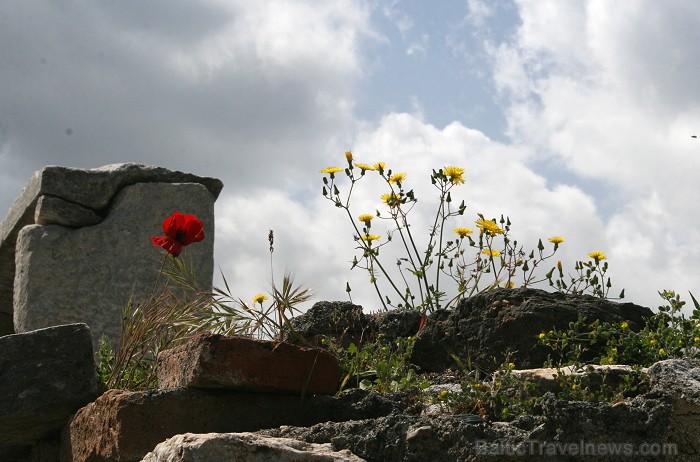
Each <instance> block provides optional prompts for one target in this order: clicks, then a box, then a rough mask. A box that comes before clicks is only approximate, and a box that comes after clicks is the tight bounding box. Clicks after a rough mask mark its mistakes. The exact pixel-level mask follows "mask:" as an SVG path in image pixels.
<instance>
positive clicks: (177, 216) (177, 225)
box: [151, 212, 204, 257]
mask: <svg viewBox="0 0 700 462" xmlns="http://www.w3.org/2000/svg"><path fill="white" fill-rule="evenodd" d="M163 232H164V233H165V236H154V237H152V238H151V242H153V243H154V244H155V245H158V246H161V247H163V248H164V249H165V250H167V251H168V253H169V254H171V255H172V256H173V257H177V256H178V255H180V252H182V248H183V247H184V246H186V245H190V244H192V243H193V242H199V241H201V240H202V239H204V225H203V224H202V221H201V220H200V219H199V218H197V217H196V216H194V215H191V214H187V215H183V214H182V213H180V212H175V213H173V214H172V215H170V216H169V217H168V218H166V219H165V221H163Z"/></svg>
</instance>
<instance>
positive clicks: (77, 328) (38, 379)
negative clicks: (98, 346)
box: [0, 324, 97, 454]
mask: <svg viewBox="0 0 700 462" xmlns="http://www.w3.org/2000/svg"><path fill="white" fill-rule="evenodd" d="M0 390H2V393H0V454H1V453H2V452H3V451H7V450H10V452H22V448H23V447H26V449H27V451H28V450H29V449H31V446H32V445H33V444H34V442H35V441H38V440H43V439H47V438H51V437H55V436H57V435H58V434H59V432H60V430H61V428H62V427H63V426H64V425H65V423H66V422H68V420H69V418H70V416H71V415H72V414H73V413H74V412H75V411H77V410H78V409H80V408H81V407H82V406H84V405H85V404H86V403H89V402H90V401H92V400H93V399H95V397H96V396H97V385H96V383H95V362H94V359H93V350H92V343H91V337H90V331H89V329H88V327H87V326H86V325H85V324H70V325H64V326H57V327H51V328H47V329H40V330H36V331H34V332H28V333H24V334H15V335H7V336H4V337H0ZM12 448H14V449H12Z"/></svg>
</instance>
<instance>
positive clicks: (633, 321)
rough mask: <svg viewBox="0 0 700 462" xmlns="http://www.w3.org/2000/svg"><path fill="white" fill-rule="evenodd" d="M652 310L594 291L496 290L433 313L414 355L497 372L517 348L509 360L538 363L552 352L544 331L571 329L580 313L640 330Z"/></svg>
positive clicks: (433, 367)
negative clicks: (541, 338)
mask: <svg viewBox="0 0 700 462" xmlns="http://www.w3.org/2000/svg"><path fill="white" fill-rule="evenodd" d="M652 315H653V313H652V311H651V310H650V309H649V308H644V307H642V306H639V305H635V304H633V303H615V302H611V301H609V300H605V299H601V298H597V297H593V296H590V295H566V294H561V293H550V292H545V291H543V290H538V289H529V288H526V289H496V290H493V291H491V292H486V293H483V294H479V295H475V296H473V297H470V298H467V299H464V300H462V301H461V302H460V303H459V304H458V305H457V306H456V307H455V308H454V309H453V310H443V311H437V312H435V313H433V314H431V315H430V316H429V317H428V320H427V322H426V325H425V327H424V328H423V330H422V331H421V335H420V338H419V340H418V341H417V343H416V345H415V349H414V352H413V358H412V359H413V362H414V363H415V364H416V365H417V366H419V367H420V368H421V369H422V370H424V371H435V372H437V371H441V370H444V369H447V368H449V367H454V366H455V361H454V359H452V357H451V355H455V356H456V357H457V358H459V359H460V360H461V361H464V362H465V363H466V362H468V361H470V362H471V364H472V366H475V367H478V368H480V369H482V370H485V371H493V370H495V369H496V368H498V366H499V365H500V364H501V363H502V362H503V361H504V360H505V359H506V355H507V353H508V352H511V353H512V356H511V357H510V358H509V361H512V362H514V363H515V365H516V367H517V368H518V369H528V368H537V367H542V364H543V363H544V362H545V361H546V360H547V355H548V354H549V353H551V351H549V350H548V349H546V348H544V347H542V346H538V345H537V336H538V334H539V333H541V332H546V331H549V330H550V329H567V328H568V326H569V323H570V322H575V321H576V320H577V319H578V317H579V316H583V317H584V318H585V319H586V320H588V321H593V320H596V319H599V320H601V321H606V322H620V321H628V322H629V324H630V328H631V329H633V330H638V329H640V328H641V327H642V326H643V325H644V320H645V318H647V317H650V316H652ZM589 353H590V354H591V355H594V354H595V353H596V351H595V350H593V349H591V350H590V351H589Z"/></svg>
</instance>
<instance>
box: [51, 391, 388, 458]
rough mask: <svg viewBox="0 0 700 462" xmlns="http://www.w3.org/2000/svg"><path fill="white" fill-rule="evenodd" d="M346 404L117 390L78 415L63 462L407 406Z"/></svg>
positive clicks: (132, 454) (368, 399)
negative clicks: (184, 438)
mask: <svg viewBox="0 0 700 462" xmlns="http://www.w3.org/2000/svg"><path fill="white" fill-rule="evenodd" d="M358 392H359V393H356V394H354V395H348V396H342V397H339V398H335V397H331V396H327V395H316V396H310V395H309V396H304V397H301V396H300V395H292V394H275V393H251V392H240V391H226V390H202V389H192V388H173V389H168V390H148V391H142V392H127V391H121V390H110V391H107V392H106V393H104V394H103V395H102V396H100V397H99V398H97V399H96V400H95V401H94V402H92V403H90V404H88V405H87V406H85V407H83V408H82V409H80V410H79V411H78V412H76V414H75V416H74V417H73V419H72V420H71V422H70V424H69V425H67V426H66V427H65V428H64V432H63V436H62V437H61V461H62V462H86V461H90V462H111V461H119V462H137V461H140V460H141V459H142V458H143V457H144V456H145V455H146V454H147V453H148V452H149V451H151V450H153V448H155V447H156V445H157V444H158V443H160V442H162V441H165V440H166V439H167V438H170V437H172V436H174V435H178V434H181V433H212V432H215V433H237V432H254V431H257V430H260V429H263V428H268V429H269V428H278V427H280V426H283V425H295V426H302V427H307V426H311V425H314V424H317V423H320V422H327V421H331V420H332V421H341V420H352V419H364V418H372V417H379V416H380V415H387V414H389V413H392V412H397V411H399V410H400V409H401V408H400V406H401V404H400V403H391V402H388V401H387V400H386V399H385V398H384V397H382V396H380V395H378V394H376V393H374V392H365V391H363V390H358Z"/></svg>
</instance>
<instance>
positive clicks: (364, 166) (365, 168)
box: [355, 164, 377, 171]
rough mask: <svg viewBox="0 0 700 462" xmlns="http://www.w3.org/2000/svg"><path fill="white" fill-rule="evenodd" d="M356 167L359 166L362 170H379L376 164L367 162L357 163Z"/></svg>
mask: <svg viewBox="0 0 700 462" xmlns="http://www.w3.org/2000/svg"><path fill="white" fill-rule="evenodd" d="M355 167H357V168H359V169H360V170H372V171H374V170H377V169H376V168H375V167H374V166H372V165H367V164H355Z"/></svg>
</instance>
